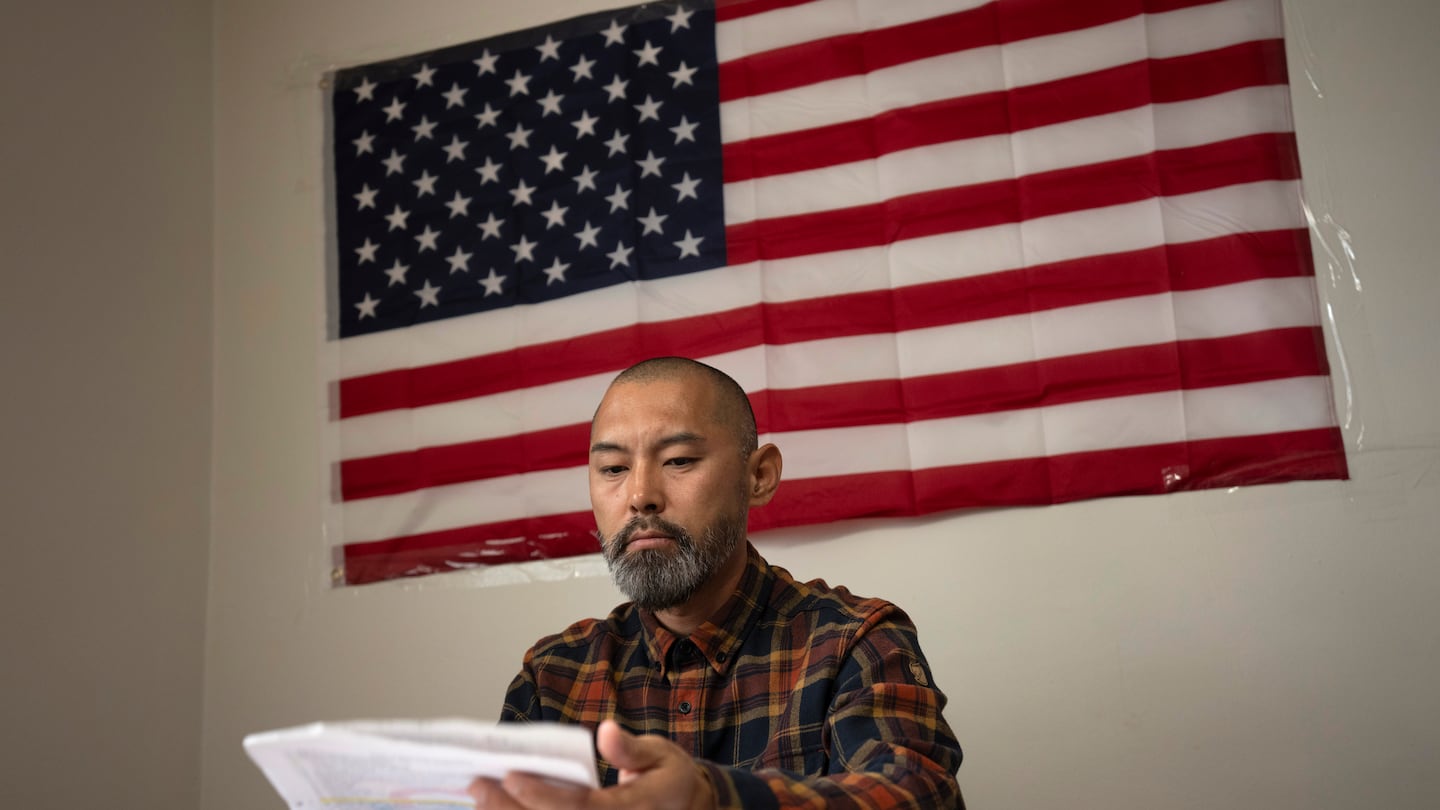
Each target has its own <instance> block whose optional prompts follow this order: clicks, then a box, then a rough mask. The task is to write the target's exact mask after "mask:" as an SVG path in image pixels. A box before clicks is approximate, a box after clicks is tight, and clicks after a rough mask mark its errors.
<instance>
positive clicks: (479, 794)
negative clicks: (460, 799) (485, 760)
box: [466, 776, 524, 810]
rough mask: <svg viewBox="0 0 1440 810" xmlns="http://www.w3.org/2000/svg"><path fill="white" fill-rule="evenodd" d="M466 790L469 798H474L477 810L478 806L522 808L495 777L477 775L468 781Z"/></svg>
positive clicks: (499, 809) (498, 809)
mask: <svg viewBox="0 0 1440 810" xmlns="http://www.w3.org/2000/svg"><path fill="white" fill-rule="evenodd" d="M466 792H467V793H469V794H470V798H472V799H474V800H475V807H476V808H477V810H479V808H485V810H524V808H523V807H521V805H520V804H519V803H517V802H516V801H515V800H514V799H513V798H511V796H510V794H509V793H507V792H506V791H505V788H504V787H503V786H502V785H501V784H500V782H499V781H497V780H495V779H489V778H487V777H483V776H481V777H477V778H476V779H475V781H473V782H471V783H470V787H469V788H467V789H466Z"/></svg>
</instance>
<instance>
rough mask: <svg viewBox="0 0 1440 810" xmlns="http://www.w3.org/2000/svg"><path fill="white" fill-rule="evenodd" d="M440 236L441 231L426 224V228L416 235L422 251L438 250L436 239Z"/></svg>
mask: <svg viewBox="0 0 1440 810" xmlns="http://www.w3.org/2000/svg"><path fill="white" fill-rule="evenodd" d="M439 238H440V232H439V231H437V230H434V229H432V228H431V227H430V226H429V225H426V226H425V230H424V231H421V232H420V233H419V234H418V235H416V237H415V241H416V242H417V243H419V245H420V252H421V253H424V252H425V251H427V250H438V248H437V247H436V240H437V239H439Z"/></svg>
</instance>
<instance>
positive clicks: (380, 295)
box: [332, 4, 725, 337]
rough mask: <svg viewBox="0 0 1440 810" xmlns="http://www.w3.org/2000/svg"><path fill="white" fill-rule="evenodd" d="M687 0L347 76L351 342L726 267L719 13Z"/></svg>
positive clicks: (340, 181)
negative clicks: (717, 53)
mask: <svg viewBox="0 0 1440 810" xmlns="http://www.w3.org/2000/svg"><path fill="white" fill-rule="evenodd" d="M689 5H690V7H685V6H680V5H676V4H649V5H644V6H638V7H634V8H629V9H623V10H621V11H618V12H605V13H602V14H595V15H591V16H587V17H580V18H576V19H572V20H568V21H566V22H563V23H559V24H556V25H552V26H545V27H540V28H533V29H530V30H527V31H519V32H515V33H511V34H506V35H504V36H500V37H495V38H492V39H487V40H481V41H478V42H472V43H467V44H464V45H459V46H455V47H451V48H446V49H442V50H436V51H431V52H428V53H423V54H418V55H415V56H407V57H405V58H403V59H396V60H393V61H389V62H381V63H376V64H371V65H364V66H361V67H357V68H351V69H347V70H341V71H338V72H336V74H335V76H334V78H333V82H334V90H333V95H332V98H333V101H332V104H333V109H332V114H333V133H334V140H333V160H334V183H333V185H334V189H335V199H334V207H335V221H336V237H335V238H336V245H335V248H336V252H337V259H338V265H339V272H338V281H339V289H338V294H339V299H338V303H339V307H338V314H339V334H340V336H341V337H350V336H353V335H361V334H366V333H370V332H379V331H383V330H387V329H396V328H401V327H406V326H410V325H412V324H416V323H422V322H425V321H433V320H439V319H442V318H448V317H452V316H456V315H466V314H470V313H476V312H483V311H487V310H492V309H497V308H500V307H506V306H511V305H514V304H532V303H539V302H543V301H547V300H551V299H554V298H558V297H561V296H567V295H573V294H576V293H582V292H586V291H589V290H594V289H598V288H601V287H606V286H609V285H612V284H619V283H622V282H626V281H632V280H640V279H654V278H661V277H665V276H672V275H678V274H682V273H689V272H693V271H697V270H706V269H710V268H714V267H720V266H723V265H724V264H725V231H724V221H723V214H724V208H723V201H722V196H721V160H720V122H719V113H718V91H717V80H716V56H715V31H714V28H715V21H714V15H713V12H712V11H711V10H709V9H708V8H706V9H696V8H694V7H693V6H694V4H689Z"/></svg>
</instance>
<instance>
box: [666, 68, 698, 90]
mask: <svg viewBox="0 0 1440 810" xmlns="http://www.w3.org/2000/svg"><path fill="white" fill-rule="evenodd" d="M698 70H699V68H693V67H689V66H688V65H686V64H685V63H684V62H681V63H680V67H678V68H676V69H675V70H672V71H670V73H669V76H670V78H671V79H674V80H675V85H674V87H673V88H672V89H676V90H678V89H679V88H680V85H682V84H688V85H690V86H691V87H694V86H695V73H696V72H697V71H698Z"/></svg>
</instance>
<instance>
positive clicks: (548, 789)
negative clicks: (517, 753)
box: [497, 773, 598, 810]
mask: <svg viewBox="0 0 1440 810" xmlns="http://www.w3.org/2000/svg"><path fill="white" fill-rule="evenodd" d="M500 785H501V788H502V790H503V792H504V793H505V794H506V798H507V799H509V800H512V801H514V802H515V803H516V806H518V807H525V808H528V809H529V810H562V809H563V808H575V807H585V806H588V805H589V803H590V801H591V799H592V798H593V797H594V795H595V794H596V793H598V791H596V790H594V789H591V788H587V787H584V786H581V785H576V784H574V783H571V782H560V781H558V780H555V779H547V778H545V777H543V776H537V775H535V774H533V773H510V774H506V776H505V779H504V781H502V782H501V783H500ZM497 806H499V807H506V805H497Z"/></svg>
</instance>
